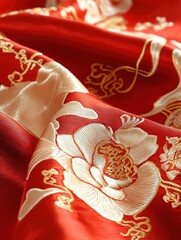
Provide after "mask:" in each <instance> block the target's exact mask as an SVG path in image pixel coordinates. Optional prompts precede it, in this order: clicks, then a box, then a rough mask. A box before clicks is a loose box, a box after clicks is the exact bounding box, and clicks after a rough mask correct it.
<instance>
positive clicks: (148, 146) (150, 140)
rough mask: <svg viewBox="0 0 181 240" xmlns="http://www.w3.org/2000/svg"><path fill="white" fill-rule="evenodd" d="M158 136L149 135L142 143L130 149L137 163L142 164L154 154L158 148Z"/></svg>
mask: <svg viewBox="0 0 181 240" xmlns="http://www.w3.org/2000/svg"><path fill="white" fill-rule="evenodd" d="M156 142H157V137H156V136H153V135H149V136H148V137H147V138H146V139H145V140H144V141H143V142H142V143H141V144H140V145H138V146H135V147H133V148H131V149H130V156H131V157H132V159H133V160H134V163H135V164H141V163H143V162H144V161H145V160H147V159H148V158H149V157H150V156H152V155H153V154H154V153H155V152H156V151H157V149H158V145H157V143H156Z"/></svg>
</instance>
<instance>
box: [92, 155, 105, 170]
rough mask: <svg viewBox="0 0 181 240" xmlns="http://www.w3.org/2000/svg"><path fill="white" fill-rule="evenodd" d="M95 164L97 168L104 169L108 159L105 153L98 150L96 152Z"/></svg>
mask: <svg viewBox="0 0 181 240" xmlns="http://www.w3.org/2000/svg"><path fill="white" fill-rule="evenodd" d="M93 164H94V166H95V167H96V168H98V169H99V170H100V171H103V169H104V167H105V164H106V160H105V158H104V156H103V155H100V154H99V153H98V152H97V151H96V152H95V153H94V156H93Z"/></svg>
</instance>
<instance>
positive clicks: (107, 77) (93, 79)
mask: <svg viewBox="0 0 181 240" xmlns="http://www.w3.org/2000/svg"><path fill="white" fill-rule="evenodd" d="M149 42H150V40H149V39H147V40H146V41H145V43H144V45H143V48H142V51H141V54H140V56H139V58H138V60H137V62H136V68H134V67H130V66H119V67H117V68H115V69H113V68H112V67H111V66H110V65H104V64H102V63H93V64H92V65H91V73H90V75H88V76H87V77H86V80H85V83H86V84H90V85H91V86H90V87H89V86H87V88H88V89H89V91H90V92H92V93H93V94H95V95H96V96H98V97H100V98H103V99H104V98H109V97H111V96H114V95H115V94H116V93H128V92H130V91H131V90H132V88H133V87H134V85H135V83H136V80H137V77H138V75H141V76H144V77H148V76H149V74H150V72H147V71H144V70H141V69H139V65H140V63H141V61H142V59H143V57H144V54H145V51H146V47H147V45H148V44H149ZM121 71H127V72H129V73H133V74H134V77H133V79H132V81H131V83H130V84H129V83H126V81H124V79H123V78H122V76H119V74H120V72H121ZM125 83H126V84H127V85H128V86H124V85H126V84H125ZM94 86H95V87H96V88H99V89H96V88H94Z"/></svg>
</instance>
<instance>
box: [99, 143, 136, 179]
mask: <svg viewBox="0 0 181 240" xmlns="http://www.w3.org/2000/svg"><path fill="white" fill-rule="evenodd" d="M98 153H99V154H101V155H103V156H104V157H105V159H106V165H105V167H104V174H105V175H106V176H108V177H110V178H113V179H116V180H130V179H131V180H132V181H133V180H134V179H135V176H136V175H137V168H136V166H135V165H134V164H133V160H132V159H131V158H130V156H129V152H128V149H127V148H126V147H124V146H122V145H121V144H114V143H106V144H104V145H102V146H100V147H99V148H98Z"/></svg>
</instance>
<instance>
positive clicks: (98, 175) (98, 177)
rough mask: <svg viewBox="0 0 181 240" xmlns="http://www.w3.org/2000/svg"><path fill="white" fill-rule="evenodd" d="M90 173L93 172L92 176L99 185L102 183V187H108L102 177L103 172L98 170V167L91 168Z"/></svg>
mask: <svg viewBox="0 0 181 240" xmlns="http://www.w3.org/2000/svg"><path fill="white" fill-rule="evenodd" d="M90 171H91V174H92V176H93V178H94V179H95V180H96V181H97V182H98V183H100V184H101V186H104V187H106V186H107V183H106V182H105V181H104V179H103V177H102V172H101V171H100V170H99V169H98V168H96V167H94V166H93V167H91V169H90Z"/></svg>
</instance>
